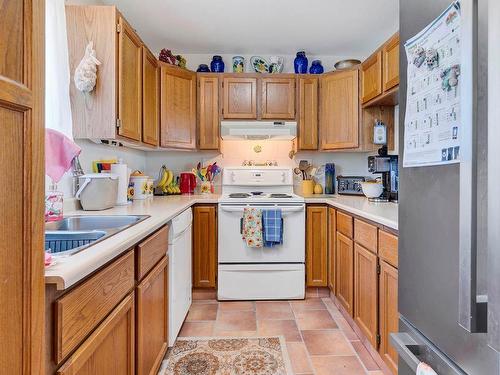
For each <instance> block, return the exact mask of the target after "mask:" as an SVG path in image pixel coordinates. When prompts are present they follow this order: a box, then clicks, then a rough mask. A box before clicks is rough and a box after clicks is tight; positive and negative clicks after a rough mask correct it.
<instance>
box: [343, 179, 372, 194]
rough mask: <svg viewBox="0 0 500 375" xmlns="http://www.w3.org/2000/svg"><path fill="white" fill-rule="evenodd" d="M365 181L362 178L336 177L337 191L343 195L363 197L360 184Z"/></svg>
mask: <svg viewBox="0 0 500 375" xmlns="http://www.w3.org/2000/svg"><path fill="white" fill-rule="evenodd" d="M364 181H366V177H363V176H338V177H337V191H338V193H339V194H343V195H364V194H363V191H362V190H361V184H360V182H364Z"/></svg>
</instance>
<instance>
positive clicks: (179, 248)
mask: <svg viewBox="0 0 500 375" xmlns="http://www.w3.org/2000/svg"><path fill="white" fill-rule="evenodd" d="M192 221H193V214H192V212H191V208H189V209H187V210H186V211H183V212H182V213H180V214H179V215H178V216H176V217H175V218H173V219H172V222H171V224H170V230H169V235H168V253H169V263H168V281H169V284H168V305H169V312H168V346H173V345H174V343H175V339H176V338H177V335H178V334H179V331H180V329H181V327H182V323H183V322H184V319H185V318H186V315H187V313H188V311H189V307H190V306H191V298H192V296H191V287H192V277H191V272H192V271H191V257H192V256H191V254H192V250H191V226H192Z"/></svg>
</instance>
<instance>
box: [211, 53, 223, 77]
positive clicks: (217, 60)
mask: <svg viewBox="0 0 500 375" xmlns="http://www.w3.org/2000/svg"><path fill="white" fill-rule="evenodd" d="M210 70H211V71H212V72H213V73H224V61H222V57H221V56H218V55H215V56H214V57H212V62H211V63H210Z"/></svg>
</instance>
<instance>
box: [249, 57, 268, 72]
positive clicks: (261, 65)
mask: <svg viewBox="0 0 500 375" xmlns="http://www.w3.org/2000/svg"><path fill="white" fill-rule="evenodd" d="M250 64H252V66H253V70H255V71H256V72H257V73H268V72H269V63H268V62H267V61H266V60H265V59H264V58H262V57H260V56H252V57H251V58H250Z"/></svg>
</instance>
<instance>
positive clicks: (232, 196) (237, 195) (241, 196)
mask: <svg viewBox="0 0 500 375" xmlns="http://www.w3.org/2000/svg"><path fill="white" fill-rule="evenodd" d="M248 197H250V194H248V193H231V194H229V198H248Z"/></svg>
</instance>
